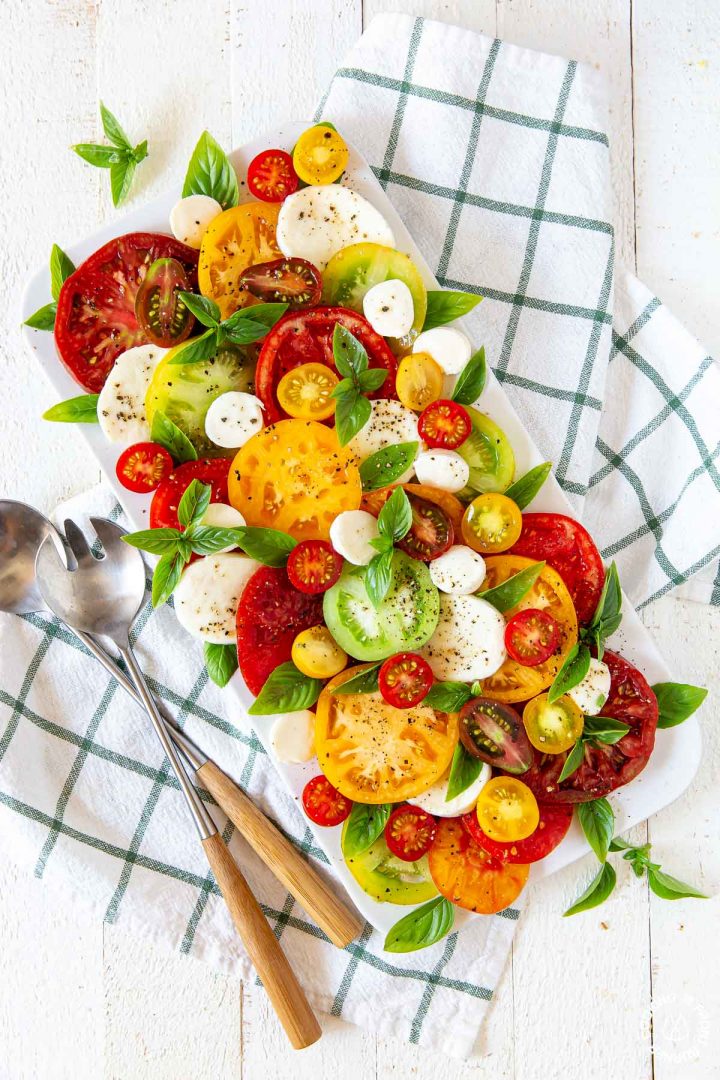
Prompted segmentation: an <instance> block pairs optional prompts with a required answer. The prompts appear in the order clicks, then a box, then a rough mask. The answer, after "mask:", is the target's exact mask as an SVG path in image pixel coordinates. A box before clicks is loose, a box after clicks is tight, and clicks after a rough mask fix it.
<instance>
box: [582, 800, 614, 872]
mask: <svg viewBox="0 0 720 1080" xmlns="http://www.w3.org/2000/svg"><path fill="white" fill-rule="evenodd" d="M577 813H578V819H579V821H580V825H581V826H582V831H583V832H584V833H585V839H586V840H587V842H588V844H589V845H590V847H591V848H592V849H593V851H594V852H595V854H596V855H597V857H598V859H599V860H600V862H605V859H606V858H607V853H608V850H609V848H610V841H611V840H612V835H613V830H614V828H615V814H614V813H613V808H612V806H611V805H610V803H609V802H608V801H607V799H593V800H592V801H591V802H584V803H578V807H577Z"/></svg>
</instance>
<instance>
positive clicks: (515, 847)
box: [460, 803, 573, 864]
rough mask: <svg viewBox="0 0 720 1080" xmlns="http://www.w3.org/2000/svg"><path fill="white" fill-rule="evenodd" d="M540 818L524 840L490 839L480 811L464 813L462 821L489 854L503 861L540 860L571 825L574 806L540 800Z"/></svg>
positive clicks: (553, 848) (556, 843)
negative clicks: (480, 817) (536, 825)
mask: <svg viewBox="0 0 720 1080" xmlns="http://www.w3.org/2000/svg"><path fill="white" fill-rule="evenodd" d="M538 808H539V810H540V821H539V823H538V827H537V829H536V830H535V832H534V833H531V834H530V836H527V837H526V838H525V839H524V840H505V841H503V842H502V843H501V842H500V841H498V840H491V839H490V837H489V836H486V835H485V833H484V832H483V831H482V829H481V828H480V824H479V822H478V819H477V814H476V813H475V811H474V810H471V811H470V813H469V814H463V816H462V817H461V818H460V820H461V821H462V823H463V827H464V828H465V829H466V830H467V832H468V833H469V834H470V836H471V837H472V839H473V840H474V841H475V843H476V844H478V845H479V846H480V847H481V848H482V849H483V850H484V851H487V853H488V855H492V856H494V857H495V858H497V859H499V860H500V862H502V863H523V864H526V863H533V862H539V861H540V859H544V858H545V856H546V855H549V854H550V852H551V851H554V850H555V848H556V847H557V846H558V844H559V843H560V841H561V840H563V839H564V838H565V834H566V833H567V831H568V829H569V828H570V822H571V821H572V816H573V808H572V806H562V805H560V806H550V805H549V804H547V803H538Z"/></svg>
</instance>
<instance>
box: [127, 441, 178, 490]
mask: <svg viewBox="0 0 720 1080" xmlns="http://www.w3.org/2000/svg"><path fill="white" fill-rule="evenodd" d="M172 471H173V459H172V458H171V457H170V454H169V453H168V452H167V450H166V449H165V447H164V446H158V444H157V443H153V442H139V443H135V445H134V446H128V448H127V450H123V452H122V454H121V455H120V457H119V458H118V460H117V465H116V466H115V472H116V473H117V478H118V480H119V481H120V483H121V484H122V486H123V487H124V488H127V490H128V491H137V492H139V493H140V494H144V493H146V492H148V491H154V490H155V488H156V487H158V485H159V484H160V483H161V482H162V481H163V480H164V479H165V478H166V477H167V476H169V475H170V473H171V472H172Z"/></svg>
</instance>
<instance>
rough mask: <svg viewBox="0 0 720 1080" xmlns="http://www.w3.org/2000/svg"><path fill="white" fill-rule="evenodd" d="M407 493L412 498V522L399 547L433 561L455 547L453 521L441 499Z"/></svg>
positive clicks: (425, 560) (422, 558)
mask: <svg viewBox="0 0 720 1080" xmlns="http://www.w3.org/2000/svg"><path fill="white" fill-rule="evenodd" d="M405 494H406V495H407V497H408V499H409V501H410V509H411V510H412V525H411V526H410V532H408V533H406V534H405V536H404V537H403V538H402V540H400V541H399V543H398V547H399V548H400V550H401V551H404V552H405V553H406V555H410V556H411V558H413V559H420V560H421V561H422V562H432V560H433V559H438V558H439V557H440V556H441V555H443V554H444V553H445V552H446V551H447V550H448V549H449V548H451V547H452V545H453V541H454V539H455V530H454V528H453V523H452V521H451V520H450V518H449V517H448V515H447V514H446V513H445V510H444V509H443V508H442V507H441V506H439V505H438V504H437V503H435V502H431V501H430V500H429V499H424V498H422V497H421V496H420V495H413V494H411V493H409V492H408V491H406V492H405Z"/></svg>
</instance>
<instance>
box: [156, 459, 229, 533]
mask: <svg viewBox="0 0 720 1080" xmlns="http://www.w3.org/2000/svg"><path fill="white" fill-rule="evenodd" d="M231 464H232V462H231V461H230V459H229V458H201V459H200V460H199V461H186V462H185V463H184V464H183V465H178V467H177V468H176V469H174V470H173V472H171V473H170V474H169V476H167V477H166V478H165V479H164V480H163V481H162V483H161V484H160V486H159V488H158V489H157V491H156V492H155V494H154V495H153V501H152V503H151V505H150V528H151V529H179V528H180V522H179V521H178V516H177V508H178V503H179V502H180V500H181V499H182V497H183V495H184V494H185V490H186V488H188V487H189V486H190V482H191V481H192V480H200V482H201V483H203V484H209V485H210V488H211V491H210V502H220V503H226V502H228V501H229V500H228V487H227V478H228V473H229V472H230V465H231Z"/></svg>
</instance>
